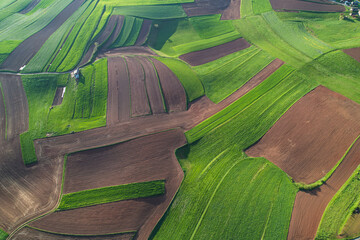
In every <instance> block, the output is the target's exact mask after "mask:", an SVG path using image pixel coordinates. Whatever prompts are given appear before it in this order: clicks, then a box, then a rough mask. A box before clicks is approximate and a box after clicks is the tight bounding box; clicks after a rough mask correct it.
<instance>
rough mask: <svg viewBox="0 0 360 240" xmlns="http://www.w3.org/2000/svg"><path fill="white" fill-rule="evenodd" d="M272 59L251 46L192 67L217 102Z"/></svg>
mask: <svg viewBox="0 0 360 240" xmlns="http://www.w3.org/2000/svg"><path fill="white" fill-rule="evenodd" d="M272 60H274V58H273V57H271V56H270V55H269V54H267V53H266V52H264V51H261V50H260V49H258V48H256V47H254V46H251V47H249V48H247V49H244V50H241V51H239V52H236V53H232V54H230V55H227V56H225V57H222V58H220V59H217V60H215V61H212V62H209V63H206V64H203V65H200V66H196V67H193V69H194V70H195V72H196V73H197V74H198V75H199V76H200V79H201V81H202V82H203V84H204V87H205V92H206V95H207V96H208V97H209V98H210V99H211V100H212V101H213V102H215V103H218V102H220V101H222V100H223V99H225V98H226V97H228V96H229V95H231V94H232V93H233V92H235V91H236V90H238V89H239V88H240V87H241V86H243V85H244V84H245V83H246V82H247V81H248V80H250V79H251V78H252V77H253V76H255V75H256V74H257V73H258V72H260V71H261V70H262V69H263V68H264V67H266V66H267V65H268V64H269V63H270V62H271V61H272Z"/></svg>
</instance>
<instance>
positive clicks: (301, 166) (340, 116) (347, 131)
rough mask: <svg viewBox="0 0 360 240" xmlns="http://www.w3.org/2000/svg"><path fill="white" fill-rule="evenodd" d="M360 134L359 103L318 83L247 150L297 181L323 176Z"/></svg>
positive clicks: (315, 179)
mask: <svg viewBox="0 0 360 240" xmlns="http://www.w3.org/2000/svg"><path fill="white" fill-rule="evenodd" d="M359 134H360V106H359V104H357V103H355V102H353V101H351V100H349V99H347V98H345V97H344V96H342V95H340V94H338V93H335V92H332V91H330V90H329V89H327V88H325V87H322V86H320V87H317V88H316V89H315V90H313V91H312V92H310V93H308V94H307V95H305V96H304V97H303V98H301V99H300V100H299V101H298V102H297V103H295V104H294V105H293V106H292V107H291V108H290V109H289V110H288V111H287V112H286V113H285V114H284V115H283V116H282V117H281V118H280V119H279V120H278V121H277V122H276V124H275V125H274V126H273V127H272V128H271V129H270V130H269V131H268V132H267V133H266V134H265V135H264V137H263V138H262V139H261V140H260V141H259V142H258V143H257V144H255V145H253V146H252V147H250V148H249V149H248V150H247V151H246V154H248V155H249V156H253V157H265V158H266V159H268V160H270V161H271V162H273V163H275V164H276V165H277V166H279V167H280V168H281V169H282V170H284V171H285V172H286V173H287V174H289V175H290V176H291V177H292V178H293V179H294V180H295V181H296V182H304V183H312V182H315V181H317V180H319V179H320V178H322V177H323V176H324V175H325V174H326V173H327V172H329V171H330V170H331V168H332V167H333V166H334V165H335V164H336V163H337V162H338V161H339V160H340V158H341V157H342V156H343V154H344V153H345V152H346V150H347V148H348V147H349V146H350V145H351V143H352V142H353V141H354V139H355V138H356V137H357V136H358V135H359Z"/></svg>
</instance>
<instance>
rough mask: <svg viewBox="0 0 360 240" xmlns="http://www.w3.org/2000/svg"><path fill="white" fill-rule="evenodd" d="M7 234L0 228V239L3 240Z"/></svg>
mask: <svg viewBox="0 0 360 240" xmlns="http://www.w3.org/2000/svg"><path fill="white" fill-rule="evenodd" d="M7 236H9V234H7V232H5V231H4V230H2V229H1V228H0V240H5V239H6V238H7Z"/></svg>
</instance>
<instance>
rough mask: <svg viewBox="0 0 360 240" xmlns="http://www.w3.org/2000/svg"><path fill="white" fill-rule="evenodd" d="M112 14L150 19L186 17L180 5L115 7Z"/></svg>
mask: <svg viewBox="0 0 360 240" xmlns="http://www.w3.org/2000/svg"><path fill="white" fill-rule="evenodd" d="M112 14H113V15H124V16H134V17H140V18H150V19H172V18H184V17H187V15H186V13H185V12H184V9H183V8H182V7H181V5H152V6H151V5H150V6H124V7H115V8H114V10H113V12H112Z"/></svg>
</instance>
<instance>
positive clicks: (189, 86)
mask: <svg viewBox="0 0 360 240" xmlns="http://www.w3.org/2000/svg"><path fill="white" fill-rule="evenodd" d="M157 59H158V60H160V61H161V62H162V63H164V64H165V65H167V66H168V67H169V68H170V69H171V71H173V72H174V73H175V75H176V76H177V77H178V79H179V80H180V82H181V84H182V85H183V87H184V89H185V92H186V96H187V100H188V102H192V101H194V100H195V99H197V98H199V97H201V96H203V95H204V93H205V92H204V87H203V85H202V83H201V81H200V80H199V78H198V76H197V75H196V74H195V72H194V71H193V70H192V69H191V68H190V67H189V66H188V65H187V64H185V63H184V62H182V61H180V60H176V59H173V58H161V57H157Z"/></svg>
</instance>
